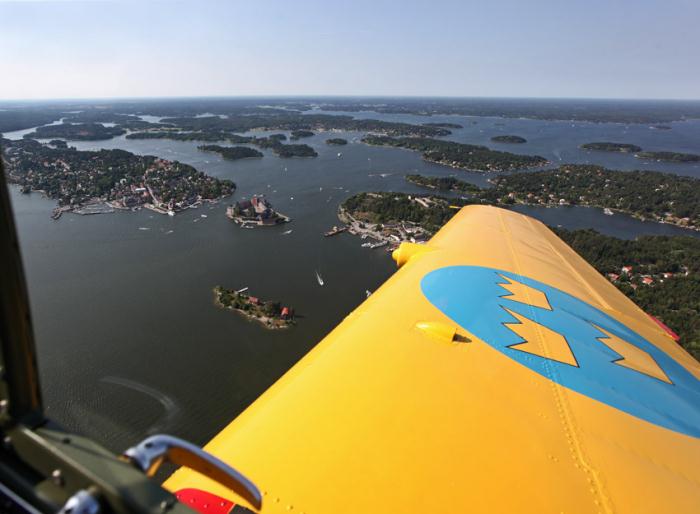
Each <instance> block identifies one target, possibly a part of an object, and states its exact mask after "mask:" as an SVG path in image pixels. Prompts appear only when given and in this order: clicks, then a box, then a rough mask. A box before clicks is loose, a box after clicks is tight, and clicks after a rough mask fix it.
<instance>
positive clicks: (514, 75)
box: [0, 0, 700, 99]
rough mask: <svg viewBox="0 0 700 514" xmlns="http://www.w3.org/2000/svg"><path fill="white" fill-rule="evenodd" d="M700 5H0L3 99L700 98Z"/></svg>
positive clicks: (262, 0)
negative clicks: (203, 96)
mask: <svg viewBox="0 0 700 514" xmlns="http://www.w3.org/2000/svg"><path fill="white" fill-rule="evenodd" d="M699 21H700V0H656V1H652V0H482V1H476V0H461V1H457V0H454V1H453V0H429V1H415V0H413V1H412V0H403V1H387V0H337V1H334V0H245V1H238V0H229V1H225V0H221V1H206V0H200V1H189V2H179V1H174V0H173V1H168V0H160V1H159V0H140V1H136V0H124V1H108V0H93V1H78V0H71V1H62V0H51V1H38V0H26V1H7V0H0V66H1V68H0V77H1V80H0V99H10V98H58V97H69V98H71V97H72V98H75V97H82V98H86V97H114V96H190V95H336V94H348V95H440V96H540V97H541V96H544V97H550V96H559V97H562V96H563V97H613V98H700V30H699V29H698V22H699Z"/></svg>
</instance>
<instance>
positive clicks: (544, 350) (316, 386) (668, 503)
mask: <svg viewBox="0 0 700 514" xmlns="http://www.w3.org/2000/svg"><path fill="white" fill-rule="evenodd" d="M394 258H395V259H396V260H397V261H398V262H399V264H400V265H402V266H401V269H400V270H399V271H398V272H397V273H396V274H395V275H394V276H392V277H391V278H390V279H389V280H388V281H387V282H386V283H385V284H384V285H383V286H382V287H381V288H380V289H379V290H378V291H376V292H375V293H374V294H373V295H372V296H371V297H370V298H369V299H368V300H367V301H365V302H364V303H363V304H362V305H361V306H360V307H358V308H357V309H356V310H355V311H354V312H353V313H351V314H350V315H349V316H348V317H347V318H346V319H345V320H344V321H343V322H342V323H341V324H340V325H339V326H338V327H337V328H336V329H335V330H333V332H331V333H330V334H329V335H328V336H327V337H326V338H325V339H324V340H323V341H322V342H321V343H319V344H318V346H316V347H315V348H314V349H313V350H312V351H311V352H310V353H309V354H308V355H307V356H306V357H304V358H303V359H302V360H301V361H300V362H299V363H298V364H296V365H295V366H294V367H293V368H292V369H291V370H290V371H289V372H288V373H287V374H285V375H284V376H283V377H282V378H281V379H280V380H279V381H278V382H277V383H276V384H275V385H273V386H272V387H271V388H270V389H269V390H268V391H267V392H266V393H264V394H263V395H262V396H261V397H260V398H259V399H258V400H257V401H256V402H254V403H253V404H252V405H251V406H250V407H249V408H248V409H247V410H246V411H245V412H243V413H242V414H241V415H240V416H238V417H237V418H236V419H235V420H234V421H233V422H232V423H231V424H230V425H229V426H227V427H226V428H225V429H224V430H222V431H221V433H220V434H219V435H217V436H216V437H215V438H214V439H213V440H212V441H211V442H210V443H209V444H208V445H207V446H206V450H208V451H209V452H211V453H212V454H214V455H216V456H218V457H219V458H221V459H222V460H224V461H226V462H227V463H229V464H231V465H232V466H234V467H235V468H237V469H239V470H240V471H241V472H243V473H244V474H246V475H247V476H248V477H249V478H250V479H251V480H252V481H253V482H254V483H255V484H257V485H258V486H259V487H260V489H261V490H262V491H263V505H262V509H261V512H263V513H285V514H290V513H304V514H330V513H335V514H339V513H352V514H357V513H370V512H371V513H374V512H378V513H426V512H435V513H443V514H444V513H465V512H489V513H498V512H537V513H550V512H552V513H567V514H569V513H579V512H581V513H584V512H585V513H592V512H603V513H608V512H624V513H642V512H674V513H680V512H700V380H699V378H700V366H699V365H698V363H697V362H696V361H695V360H694V359H693V358H692V357H690V356H689V355H688V354H687V353H686V352H685V351H684V350H683V349H682V348H680V347H679V346H678V345H677V344H676V342H675V341H674V340H673V339H672V338H671V337H670V335H669V334H668V333H667V332H666V331H664V330H663V329H662V328H661V327H660V326H659V325H658V324H657V323H655V322H654V321H653V320H652V319H651V318H649V317H648V316H647V315H646V314H645V313H644V312H643V311H642V310H640V309H639V308H638V307H637V306H635V305H634V304H633V303H632V302H631V301H630V300H628V299H627V298H626V297H625V296H624V295H623V294H622V293H620V292H619V291H618V290H617V289H616V288H615V287H614V286H613V285H612V284H610V283H609V282H608V281H607V280H606V279H605V278H603V277H602V276H601V275H599V274H598V273H597V272H596V271H595V270H594V269H593V268H592V267H591V266H590V265H588V264H587V263H586V262H585V261H584V260H583V259H582V258H581V257H579V256H578V255H577V254H576V253H575V252H574V251H573V250H571V249H570V248H569V247H568V246H566V245H565V244H564V243H563V242H562V241H561V240H560V239H558V238H557V237H556V236H555V235H554V234H553V233H552V232H551V231H550V230H548V229H547V228H546V227H545V226H544V225H543V224H542V223H540V222H538V221H535V220H533V219H531V218H529V217H526V216H523V215H520V214H516V213H513V212H510V211H506V210H502V209H497V208H494V207H482V206H471V207H465V208H464V209H462V210H461V211H460V212H459V213H458V214H457V215H456V216H455V217H454V219H453V220H452V221H450V222H449V223H448V224H447V225H446V226H445V227H444V228H443V229H442V230H440V232H439V233H438V234H436V235H435V236H434V237H433V238H432V239H431V240H430V242H429V243H428V244H426V245H411V244H404V245H402V247H401V248H400V249H399V250H397V251H396V252H395V254H394ZM165 485H166V487H168V488H169V489H171V490H172V491H176V492H177V491H182V490H187V489H190V488H193V489H195V490H196V489H199V490H204V491H208V492H210V493H213V494H216V495H218V496H221V497H223V498H227V499H229V500H232V501H233V502H235V503H238V499H237V498H236V497H235V495H234V494H233V493H231V492H230V491H228V490H226V489H224V488H222V487H221V486H219V485H217V484H216V483H214V482H211V481H209V480H208V479H206V478H204V477H202V476H200V475H197V474H195V473H193V472H191V471H188V470H186V469H180V470H178V471H177V472H176V473H175V474H174V475H173V476H172V477H170V478H169V479H168V480H167V481H166V483H165ZM242 503H243V504H245V503H244V502H242Z"/></svg>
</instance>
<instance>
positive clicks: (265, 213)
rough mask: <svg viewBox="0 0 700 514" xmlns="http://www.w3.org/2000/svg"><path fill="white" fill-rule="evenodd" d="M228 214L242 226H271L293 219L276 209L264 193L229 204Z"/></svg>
mask: <svg viewBox="0 0 700 514" xmlns="http://www.w3.org/2000/svg"><path fill="white" fill-rule="evenodd" d="M226 216H227V217H228V218H229V219H231V220H233V221H234V222H235V223H238V224H240V225H241V227H242V228H254V227H271V226H274V225H279V224H280V223H288V222H290V221H291V218H289V216H285V215H284V214H280V213H279V212H277V211H275V210H274V209H273V208H272V204H271V203H270V202H268V201H267V199H266V198H265V196H264V195H260V196H253V198H251V199H250V200H242V201H240V202H236V203H235V204H233V205H229V206H228V208H227V209H226Z"/></svg>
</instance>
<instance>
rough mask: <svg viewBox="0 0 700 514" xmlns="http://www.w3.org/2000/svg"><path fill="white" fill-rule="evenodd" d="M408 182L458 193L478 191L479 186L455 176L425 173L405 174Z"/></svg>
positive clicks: (479, 189)
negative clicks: (434, 175) (431, 175)
mask: <svg viewBox="0 0 700 514" xmlns="http://www.w3.org/2000/svg"><path fill="white" fill-rule="evenodd" d="M404 178H405V179H406V180H407V181H408V182H410V183H412V184H416V185H417V186H421V187H425V188H427V189H437V190H439V191H455V192H458V193H478V192H480V191H481V188H479V187H478V186H475V185H474V184H470V183H469V182H465V181H463V180H459V179H457V178H455V177H427V176H425V175H411V174H409V175H406V176H405V177H404Z"/></svg>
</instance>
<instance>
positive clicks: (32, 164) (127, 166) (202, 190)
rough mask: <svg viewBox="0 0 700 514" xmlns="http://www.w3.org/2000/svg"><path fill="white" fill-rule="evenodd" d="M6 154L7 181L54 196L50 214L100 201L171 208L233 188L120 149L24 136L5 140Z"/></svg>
mask: <svg viewBox="0 0 700 514" xmlns="http://www.w3.org/2000/svg"><path fill="white" fill-rule="evenodd" d="M5 159H6V165H7V166H6V169H7V174H8V180H9V181H10V182H11V183H15V184H18V185H19V186H20V187H22V188H24V189H29V190H32V191H41V192H43V193H44V194H45V195H46V196H47V197H49V198H52V199H56V200H58V208H57V209H56V210H55V211H54V218H58V217H59V216H60V214H61V213H62V212H66V211H75V212H78V213H85V214H88V213H90V214H92V213H98V212H110V210H108V209H99V208H96V207H94V206H98V205H104V204H107V205H109V207H111V208H112V209H138V208H141V207H145V208H150V209H152V210H153V211H155V212H159V213H162V214H166V213H167V214H175V213H176V212H178V211H182V210H184V209H187V208H189V207H194V206H196V205H198V204H200V203H202V202H213V201H216V200H219V199H221V198H224V197H226V196H229V195H231V194H232V193H233V191H234V190H235V188H236V186H235V184H234V183H233V182H231V181H230V180H220V179H217V178H214V177H210V176H208V175H205V174H204V173H202V172H200V171H197V170H196V169H195V168H193V167H192V166H189V165H187V164H183V163H180V162H177V161H168V160H165V159H159V158H157V157H153V156H149V155H145V156H144V155H135V154H133V153H131V152H127V151H125V150H100V151H79V150H76V149H75V148H63V147H58V148H52V147H51V146H48V145H43V144H41V143H39V142H38V141H35V140H33V139H23V140H19V141H10V142H9V143H7V144H6V145H5ZM88 206H93V208H91V209H86V207H88Z"/></svg>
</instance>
